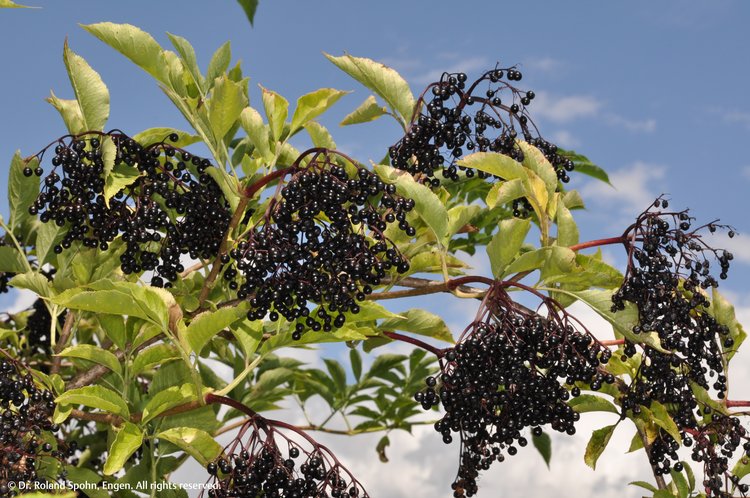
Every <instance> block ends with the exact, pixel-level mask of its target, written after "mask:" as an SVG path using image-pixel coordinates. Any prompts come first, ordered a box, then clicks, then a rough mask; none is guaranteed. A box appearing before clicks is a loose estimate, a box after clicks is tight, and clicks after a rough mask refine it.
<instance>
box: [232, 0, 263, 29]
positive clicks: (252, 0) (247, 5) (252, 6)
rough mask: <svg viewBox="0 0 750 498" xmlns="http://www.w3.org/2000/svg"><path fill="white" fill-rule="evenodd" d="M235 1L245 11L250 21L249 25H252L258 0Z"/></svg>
mask: <svg viewBox="0 0 750 498" xmlns="http://www.w3.org/2000/svg"><path fill="white" fill-rule="evenodd" d="M237 3H238V4H240V7H242V10H244V11H245V16H247V20H248V21H250V26H252V25H253V22H254V20H255V12H256V11H257V10H258V3H259V2H258V0H237Z"/></svg>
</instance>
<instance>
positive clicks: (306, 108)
mask: <svg viewBox="0 0 750 498" xmlns="http://www.w3.org/2000/svg"><path fill="white" fill-rule="evenodd" d="M347 93H351V92H346V91H342V90H336V89H334V88H320V89H318V90H315V91H314V92H310V93H308V94H305V95H303V96H302V97H300V98H299V99H297V107H296V108H295V109H294V115H293V116H292V125H291V128H290V130H289V136H292V135H294V134H295V133H297V131H299V130H300V129H302V127H303V126H305V124H307V123H309V122H310V121H312V120H313V119H315V118H317V117H318V116H320V115H321V114H323V113H324V112H326V111H327V110H328V109H329V108H330V107H331V106H332V105H333V104H335V103H336V102H337V101H338V100H339V99H340V98H341V97H343V96H344V95H346V94H347Z"/></svg>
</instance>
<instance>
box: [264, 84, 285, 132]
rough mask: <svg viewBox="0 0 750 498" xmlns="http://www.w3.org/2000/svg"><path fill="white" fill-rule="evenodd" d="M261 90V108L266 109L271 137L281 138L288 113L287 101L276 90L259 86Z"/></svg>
mask: <svg viewBox="0 0 750 498" xmlns="http://www.w3.org/2000/svg"><path fill="white" fill-rule="evenodd" d="M260 89H261V91H262V92H263V108H264V109H265V111H266V119H267V120H268V126H269V127H270V128H271V138H272V139H273V140H274V141H276V140H280V139H281V133H282V132H283V131H284V123H285V122H286V118H287V116H288V115H289V102H288V101H287V100H286V99H285V98H284V97H282V96H281V95H279V94H278V93H276V92H273V91H271V90H268V89H266V88H263V87H262V86H261V87H260Z"/></svg>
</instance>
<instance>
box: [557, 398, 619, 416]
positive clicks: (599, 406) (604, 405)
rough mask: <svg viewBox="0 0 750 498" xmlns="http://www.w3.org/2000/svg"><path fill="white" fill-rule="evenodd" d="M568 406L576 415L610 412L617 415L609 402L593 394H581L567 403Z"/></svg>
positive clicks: (615, 409)
mask: <svg viewBox="0 0 750 498" xmlns="http://www.w3.org/2000/svg"><path fill="white" fill-rule="evenodd" d="M568 405H569V406H570V407H571V408H572V409H574V410H575V411H577V412H578V413H586V412H611V413H619V412H618V411H617V407H615V405H613V404H612V403H611V402H610V401H609V400H607V399H605V398H602V397H601V396H596V395H594V394H581V395H580V396H577V397H575V398H572V399H571V400H570V401H568Z"/></svg>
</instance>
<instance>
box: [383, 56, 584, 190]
mask: <svg viewBox="0 0 750 498" xmlns="http://www.w3.org/2000/svg"><path fill="white" fill-rule="evenodd" d="M521 77H522V75H521V72H520V71H518V70H517V69H515V68H513V67H511V68H505V69H497V68H496V69H492V70H490V71H487V72H485V73H484V74H483V75H482V76H480V77H479V78H478V79H477V80H476V81H474V82H473V83H469V82H468V81H467V76H466V74H464V73H443V75H442V77H441V78H440V81H438V82H435V83H432V84H431V85H429V86H428V87H427V89H426V90H425V92H424V94H423V96H422V97H421V98H420V100H419V104H418V105H420V104H422V103H424V102H425V101H426V99H425V95H426V94H427V92H428V91H431V93H432V98H431V100H430V101H429V102H428V103H427V104H426V106H423V108H421V107H420V111H421V112H419V113H415V116H413V118H412V121H411V123H410V126H409V128H408V131H407V133H406V135H405V136H404V137H403V138H401V139H400V140H399V141H398V142H397V143H396V144H395V145H393V146H392V147H391V148H390V151H389V154H390V158H391V163H392V165H393V166H394V167H395V168H399V169H403V170H405V171H408V172H409V173H411V174H413V175H417V174H422V175H424V181H425V182H429V183H430V184H431V185H433V186H437V185H439V184H440V179H439V178H438V177H437V176H436V171H437V170H441V172H440V176H441V177H442V178H446V179H450V180H454V181H455V180H458V178H459V171H463V172H464V174H465V176H466V177H469V178H471V177H473V176H474V174H475V173H474V171H473V170H472V169H470V168H465V167H463V166H458V165H457V164H456V162H457V161H458V160H459V159H460V158H461V157H462V156H463V155H464V152H467V153H471V152H497V153H500V154H503V155H506V156H508V157H511V158H513V159H515V160H516V161H523V158H524V153H523V151H522V150H521V148H519V146H518V144H517V142H516V141H517V140H521V139H523V140H525V141H526V142H528V143H529V144H531V145H533V146H535V147H537V148H538V149H539V150H540V151H541V152H542V153H543V154H544V156H545V157H546V158H547V159H548V160H549V161H550V163H551V164H552V165H553V167H554V168H555V170H556V172H557V177H558V179H560V180H561V181H563V182H568V180H569V177H568V172H570V171H572V170H573V162H572V161H571V160H569V159H568V158H566V157H564V156H563V155H561V154H559V153H558V149H557V146H556V145H555V144H552V143H550V142H548V141H546V140H544V139H543V138H541V137H540V136H539V133H538V130H537V129H536V126H535V125H534V123H533V121H532V120H531V117H530V116H529V114H528V111H527V107H528V106H529V105H530V104H531V102H532V100H534V98H535V94H534V92H532V91H522V90H520V89H518V88H516V87H515V86H513V82H516V81H520V80H521ZM477 176H478V177H479V178H486V177H488V176H489V175H487V174H486V173H484V172H482V171H479V172H478V173H477Z"/></svg>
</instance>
